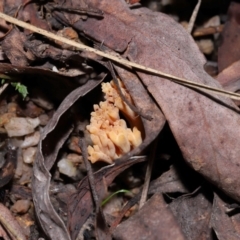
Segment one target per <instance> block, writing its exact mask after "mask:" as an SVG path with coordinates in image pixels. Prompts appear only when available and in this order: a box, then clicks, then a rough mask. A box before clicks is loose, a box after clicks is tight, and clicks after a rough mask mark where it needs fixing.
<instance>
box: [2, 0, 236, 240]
mask: <svg viewBox="0 0 240 240" xmlns="http://www.w3.org/2000/svg"><path fill="white" fill-rule="evenodd" d="M137 2H138V1H131V2H128V3H126V2H125V1H123V0H118V1H117V0H114V1H111V2H109V1H105V0H104V1H97V0H96V1H95V0H91V1H88V2H84V1H81V2H80V3H79V2H77V1H74V0H68V1H65V2H64V3H65V4H63V1H62V0H56V1H54V2H48V1H43V2H41V3H35V2H34V1H24V0H19V1H18V2H14V3H13V2H11V1H9V0H7V1H4V2H2V3H1V4H0V9H1V12H4V13H6V14H8V15H10V16H14V17H17V18H18V19H20V20H23V21H25V22H30V23H31V24H32V25H34V26H36V27H39V28H41V29H45V30H47V31H50V32H51V33H53V34H52V35H47V36H49V37H52V36H54V39H55V40H57V39H58V40H63V41H65V42H66V43H72V41H69V42H68V40H66V38H67V39H74V41H76V42H77V43H79V44H84V45H82V46H83V47H82V48H81V49H82V50H84V49H85V51H83V52H78V51H77V49H78V47H79V45H77V44H75V45H74V46H75V47H68V46H67V45H64V44H61V43H59V41H53V40H52V39H51V38H49V39H47V38H45V37H42V36H40V35H36V34H33V33H32V32H31V29H28V28H27V27H26V28H18V27H16V26H13V25H11V24H7V22H6V21H4V20H2V18H1V21H0V24H1V36H2V44H1V51H2V53H3V57H2V60H1V63H0V76H1V78H3V79H5V82H6V84H7V85H6V87H5V89H3V92H2V93H1V99H0V113H1V116H0V120H1V127H0V134H1V146H0V148H1V150H2V151H1V156H2V162H1V171H0V177H1V180H2V181H1V192H0V193H1V202H2V204H3V205H2V206H3V207H2V209H3V211H2V213H1V214H0V216H1V218H0V223H1V225H2V226H3V227H4V229H3V228H2V229H0V233H1V235H2V236H3V237H4V238H5V239H26V238H30V239H38V238H39V237H44V238H49V239H88V238H90V237H92V238H96V239H111V238H112V237H114V238H115V239H132V238H133V237H135V238H137V239H142V238H145V237H148V238H149V239H155V238H156V237H157V238H158V239H159V238H160V239H169V236H172V237H170V238H179V239H194V238H202V239H214V237H217V238H218V239H232V238H233V239H235V238H236V239H237V236H238V229H237V228H236V227H235V225H236V223H237V219H238V213H237V209H238V202H239V197H240V189H239V180H238V179H239V178H238V175H239V174H238V169H239V161H238V155H239V150H238V136H239V132H238V124H239V109H238V107H237V105H238V102H237V100H236V101H235V103H236V104H237V105H236V104H235V103H233V102H232V101H231V100H230V99H229V98H228V97H226V96H233V97H234V98H235V97H236V98H237V97H238V94H235V93H234V92H237V91H238V85H237V84H238V83H237V81H238V78H237V77H238V75H237V74H236V70H234V71H235V73H234V74H235V75H234V74H232V70H231V69H230V67H232V66H233V67H235V69H237V68H236V66H237V61H238V59H237V57H236V58H234V59H233V60H232V62H231V63H233V65H232V66H230V67H229V65H230V64H231V63H230V64H229V63H228V62H224V56H227V55H228V54H229V51H226V50H224V47H222V50H221V53H220V54H221V56H220V58H219V59H218V64H219V66H220V68H219V70H221V71H222V73H220V74H219V76H218V77H217V80H219V82H218V81H217V80H215V79H214V78H212V77H210V76H209V75H208V74H207V73H206V72H205V71H204V68H203V65H204V63H205V58H204V56H203V55H202V53H201V52H200V51H199V49H198V47H197V45H196V43H195V41H194V40H193V38H192V37H191V36H190V35H189V34H188V33H187V31H186V30H185V29H184V28H183V27H182V26H180V24H178V23H177V22H176V21H175V20H173V19H172V18H171V17H169V16H167V15H165V14H163V13H161V12H154V11H152V10H150V9H147V8H143V7H141V5H140V4H139V3H137ZM130 4H133V5H130ZM143 4H144V1H143ZM161 4H162V5H161ZM161 4H160V5H161V6H162V7H163V6H164V4H163V3H161ZM172 4H173V3H172ZM202 4H204V3H202ZM173 6H174V5H173ZM237 10H238V5H237V4H235V3H233V4H231V5H230V8H229V13H228V14H229V15H230V16H232V15H231V13H232V12H234V11H235V12H237ZM200 12H201V9H200ZM225 12H226V11H225ZM233 16H235V15H233ZM1 17H3V15H2V14H1ZM230 21H231V19H230ZM16 24H18V23H16ZM195 24H196V23H195ZM26 26H28V25H26ZM64 27H67V28H68V29H65V28H64ZM231 27H232V28H234V26H231ZM229 28H230V24H225V26H224V29H223V35H222V36H224V34H225V33H226V32H227V31H230V32H231V31H233V30H229ZM32 30H33V31H36V29H35V30H34V29H32ZM201 31H205V30H201ZM40 33H41V32H40ZM193 33H194V31H193ZM214 33H216V31H213V32H212V34H214ZM55 36H56V37H55ZM61 36H64V38H61ZM143 36H144V37H143ZM209 41H211V40H209ZM15 43H16V44H15ZM224 44H228V40H225V41H224V38H223V46H224ZM235 44H236V45H237V40H236V42H235ZM84 46H86V47H84ZM90 46H94V47H95V50H94V51H93V50H92V49H93V48H89V47H90ZM226 46H227V45H226ZM226 46H225V49H226V48H229V49H230V48H231V46H228V47H226ZM211 51H212V50H211ZM224 51H225V52H224ZM97 54H98V55H97ZM109 54H110V55H109ZM208 54H209V52H208ZM212 55H213V56H212V58H213V59H214V54H213V53H212ZM109 56H110V57H109ZM229 56H230V57H231V55H229ZM234 56H235V55H234ZM207 57H208V58H209V57H210V56H207ZM109 59H112V63H110V65H109ZM215 59H216V56H215ZM111 64H112V65H111ZM234 64H235V65H236V66H235V65H234ZM129 66H132V67H129ZM146 67H147V68H146ZM224 68H225V69H226V70H225V69H224ZM227 68H229V69H230V70H228V69H227ZM144 69H145V70H144ZM155 69H156V71H155ZM223 73H224V76H223V77H221V74H223ZM111 75H112V76H111ZM175 76H176V77H175ZM116 78H120V79H121V81H122V82H123V85H124V87H125V88H126V91H127V92H128V93H129V95H130V96H131V98H132V101H133V102H134V106H131V105H130V104H129V102H128V101H126V99H124V94H122V93H121V91H122V90H121V91H120V93H119V94H120V96H121V97H122V100H123V101H124V102H125V104H126V106H129V107H130V108H131V109H133V110H134V111H135V112H136V114H137V115H138V117H140V119H141V122H142V128H141V129H140V130H141V135H142V138H143V141H142V143H141V144H140V145H139V146H138V147H136V148H133V149H131V151H130V152H128V153H126V154H124V155H123V156H121V157H120V158H118V159H114V164H112V165H110V166H106V165H105V164H103V163H101V162H98V163H95V164H90V163H88V162H86V160H87V158H88V156H87V149H86V147H84V145H85V144H87V145H91V144H92V140H91V135H89V133H88V131H87V130H86V129H85V126H86V125H88V124H89V120H90V113H91V112H92V111H93V110H92V109H93V105H94V104H98V103H99V102H100V101H102V100H103V95H102V93H101V89H100V84H101V82H103V81H104V82H108V81H110V80H111V79H115V80H116ZM169 78H170V79H171V80H174V81H169ZM181 79H189V80H191V81H190V82H186V81H185V83H184V82H180V80H181ZM222 79H223V80H222ZM232 79H233V80H232ZM16 82H19V83H21V84H22V85H23V86H26V87H27V91H28V92H29V95H27V97H26V99H22V98H21V96H19V95H18V93H17V92H15V89H14V88H13V87H12V86H11V84H8V83H16ZM192 82H193V83H192ZM115 83H116V81H115ZM195 83H196V84H195ZM221 84H222V86H221ZM203 85H207V86H208V87H207V88H208V89H209V87H211V88H213V89H218V90H217V91H218V92H220V93H221V94H223V95H216V94H214V93H213V92H205V90H201V89H200V88H199V87H201V88H202V86H203ZM222 87H224V88H225V89H226V90H227V91H232V92H233V93H229V92H224V90H222ZM120 89H121V88H120ZM205 89H206V87H205ZM118 91H119V89H118ZM124 91H125V90H124ZM214 91H215V92H216V90H214ZM146 116H147V117H146ZM149 116H150V118H149ZM121 117H122V116H121ZM28 120H30V121H28ZM123 121H127V119H123ZM30 122H32V123H33V125H32V124H31V126H26V128H25V127H24V124H30ZM126 124H127V125H129V126H131V124H132V123H131V122H126ZM131 127H132V126H131ZM79 129H80V130H81V132H82V133H83V136H84V138H82V140H81V136H79ZM39 133H40V136H39ZM35 134H36V136H35ZM156 138H157V141H158V145H157V146H158V147H157V149H156V153H155V154H154V158H153V160H154V161H153V168H152V171H151V172H152V177H151V179H152V182H150V185H149V191H148V194H147V197H148V201H147V202H146V203H145V204H144V205H143V208H141V209H139V210H137V209H138V201H139V199H140V192H141V186H142V183H143V181H144V172H145V163H144V162H146V161H150V155H151V154H150V152H151V148H149V146H150V144H151V143H152V142H153V141H154V140H155V139H156ZM100 140H101V141H103V139H100ZM79 141H80V142H81V141H84V142H85V144H79ZM37 145H38V146H37ZM82 155H83V156H82ZM84 155H85V157H84ZM60 159H65V163H64V164H65V165H64V166H66V168H68V167H69V168H71V169H75V171H74V174H72V175H71V174H69V175H68V171H66V172H64V171H60V169H59V167H58V166H59V165H58V162H59V160H60ZM84 159H85V162H84V161H83V160H84ZM100 160H101V159H100ZM184 161H185V162H186V163H187V164H188V165H189V166H191V168H192V169H193V170H191V169H189V167H188V166H186V165H185V162H184ZM65 174H67V175H65ZM127 174H130V175H131V174H132V176H134V177H132V180H130V182H131V184H132V185H133V186H134V187H133V188H132V189H131V192H132V195H131V194H130V196H128V194H127V193H126V194H125V195H123V196H121V197H119V199H122V200H121V201H122V203H121V204H120V205H121V206H122V209H121V208H120V210H118V211H119V213H118V214H117V215H114V214H111V213H110V216H109V212H108V214H107V213H106V212H105V211H104V208H103V209H102V208H101V206H100V205H101V202H102V201H103V199H104V198H106V197H107V196H108V195H109V194H110V193H109V192H113V191H114V188H116V189H117V190H119V189H120V188H121V185H124V181H125V182H127V181H128V180H127V177H126V176H127ZM199 174H200V175H199ZM186 175H189V176H190V177H189V178H188V177H187V178H186ZM149 177H150V176H149ZM114 179H115V180H114ZM130 179H131V178H130ZM138 179H139V180H138ZM134 181H135V183H134ZM128 183H129V182H128ZM130 186H131V185H126V186H124V188H130ZM30 193H31V194H30ZM225 194H226V195H225ZM31 195H32V196H31ZM130 197H132V199H131V198H130ZM229 202H230V205H229ZM123 204H126V205H125V207H124V205H123ZM4 205H5V206H4ZM228 205H229V206H231V209H232V210H231V211H230V214H229V210H228V208H227V206H228ZM7 207H9V208H10V209H11V212H9V210H7ZM131 209H132V210H131ZM219 209H221V212H220V211H219ZM34 212H35V214H34ZM128 212H129V214H130V215H132V217H130V218H127V216H128ZM4 214H5V215H4ZM4 216H9V217H8V218H6V219H4ZM124 218H126V219H124ZM199 218H201V219H199ZM36 219H38V221H36ZM140 219H142V221H140ZM183 219H184V220H183ZM216 219H221V221H220V222H218V221H216ZM121 221H122V223H120V222H121ZM9 222H10V223H9ZM233 222H234V224H235V225H234V224H233ZM6 224H7V225H6ZM142 224H144V227H141V226H142ZM221 224H222V225H221ZM220 225H221V226H220ZM233 225H234V226H233ZM8 226H11V227H12V228H9V227H8ZM109 226H110V227H109ZM117 226H118V227H117ZM145 226H146V227H145ZM159 226H161V228H160V227H159ZM169 226H171V227H170V228H169ZM116 227H117V228H116ZM226 228H227V229H229V231H227V230H226V231H225V229H226ZM196 229H197V231H196ZM133 230H134V231H133ZM131 234H133V236H132V235H131ZM214 234H215V235H214ZM7 236H8V237H7Z"/></svg>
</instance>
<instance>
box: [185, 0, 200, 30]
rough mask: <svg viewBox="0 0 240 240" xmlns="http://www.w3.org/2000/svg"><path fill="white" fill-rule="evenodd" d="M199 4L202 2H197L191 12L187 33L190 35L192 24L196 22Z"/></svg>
mask: <svg viewBox="0 0 240 240" xmlns="http://www.w3.org/2000/svg"><path fill="white" fill-rule="evenodd" d="M201 2H202V0H198V3H197V5H196V6H195V8H194V10H193V13H192V16H191V18H190V21H189V23H188V28H187V30H188V32H189V33H190V34H191V32H192V30H193V26H194V23H195V21H196V18H197V15H198V12H199V8H200V6H201Z"/></svg>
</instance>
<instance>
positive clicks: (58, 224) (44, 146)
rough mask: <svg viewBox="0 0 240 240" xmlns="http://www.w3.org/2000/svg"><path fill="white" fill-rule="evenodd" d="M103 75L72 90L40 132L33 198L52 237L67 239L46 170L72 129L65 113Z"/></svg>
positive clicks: (48, 173) (45, 228)
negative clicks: (55, 206)
mask: <svg viewBox="0 0 240 240" xmlns="http://www.w3.org/2000/svg"><path fill="white" fill-rule="evenodd" d="M104 76H105V75H104V74H102V75H99V76H98V78H97V79H95V80H90V81H88V82H87V83H86V84H85V85H84V86H81V87H79V88H77V89H75V90H74V91H73V92H71V93H70V94H69V95H68V96H67V97H66V98H65V100H64V101H63V102H62V104H61V105H60V107H59V108H58V110H57V111H56V113H55V114H54V116H53V117H52V119H51V120H50V121H49V122H48V124H47V125H46V127H45V128H44V130H43V132H42V135H41V139H40V142H39V145H38V151H37V154H36V159H35V162H34V167H33V180H32V189H33V201H34V205H35V210H36V215H37V218H38V219H39V222H40V224H41V226H42V228H43V230H44V232H45V233H46V234H47V235H48V236H49V238H51V239H53V240H54V239H56V240H67V239H69V240H70V236H69V234H68V231H67V229H66V227H65V225H64V223H63V221H62V220H61V219H60V217H59V216H58V214H57V213H56V212H55V210H54V208H53V206H52V204H51V202H50V198H49V186H50V180H51V174H50V172H49V171H50V169H51V168H52V166H53V164H54V162H55V160H56V158H57V155H58V152H59V149H60V148H61V147H62V145H63V144H64V142H65V141H66V139H67V138H68V137H69V134H70V133H71V131H72V125H71V122H72V120H71V117H70V114H66V112H67V111H68V110H69V109H70V107H71V106H72V105H73V104H74V103H75V102H76V101H77V100H78V99H79V98H80V97H82V96H84V95H85V94H87V93H88V92H89V91H91V90H92V89H93V88H95V87H96V86H97V85H98V84H99V83H100V82H101V81H102V80H103V78H104ZM49 226H51V227H49Z"/></svg>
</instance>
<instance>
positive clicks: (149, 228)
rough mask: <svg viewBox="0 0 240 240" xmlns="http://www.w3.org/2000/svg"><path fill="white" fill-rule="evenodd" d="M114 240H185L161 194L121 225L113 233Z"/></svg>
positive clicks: (156, 195)
mask: <svg viewBox="0 0 240 240" xmlns="http://www.w3.org/2000/svg"><path fill="white" fill-rule="evenodd" d="M113 236H114V239H116V240H120V239H124V240H131V239H139V240H143V239H159V240H167V239H178V240H182V239H185V237H184V234H183V233H182V231H181V228H180V226H179V225H178V224H177V222H176V220H175V218H174V216H173V214H172V212H171V210H170V208H169V206H167V204H166V203H165V202H164V199H163V197H162V195H161V194H159V193H158V194H155V195H154V196H153V197H152V198H151V199H150V200H149V201H147V202H146V203H145V205H144V206H143V207H142V208H141V209H140V210H139V211H138V212H137V213H136V214H135V215H134V216H132V217H131V218H129V219H128V220H126V221H125V222H123V223H121V224H120V225H119V226H118V227H117V228H116V230H115V231H114V233H113Z"/></svg>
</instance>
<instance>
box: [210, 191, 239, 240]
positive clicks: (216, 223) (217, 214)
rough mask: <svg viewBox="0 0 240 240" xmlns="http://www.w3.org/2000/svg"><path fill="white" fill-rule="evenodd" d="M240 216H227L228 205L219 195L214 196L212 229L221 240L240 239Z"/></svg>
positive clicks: (236, 214) (236, 213) (237, 214)
mask: <svg viewBox="0 0 240 240" xmlns="http://www.w3.org/2000/svg"><path fill="white" fill-rule="evenodd" d="M239 223H240V214H239V212H235V214H233V216H231V214H227V204H226V201H224V200H223V199H222V198H220V197H219V196H218V195H217V194H214V201H213V207H212V216H211V227H212V228H213V230H214V231H215V233H216V235H217V238H218V239H219V240H225V239H232V240H237V239H239V238H240V228H239Z"/></svg>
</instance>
